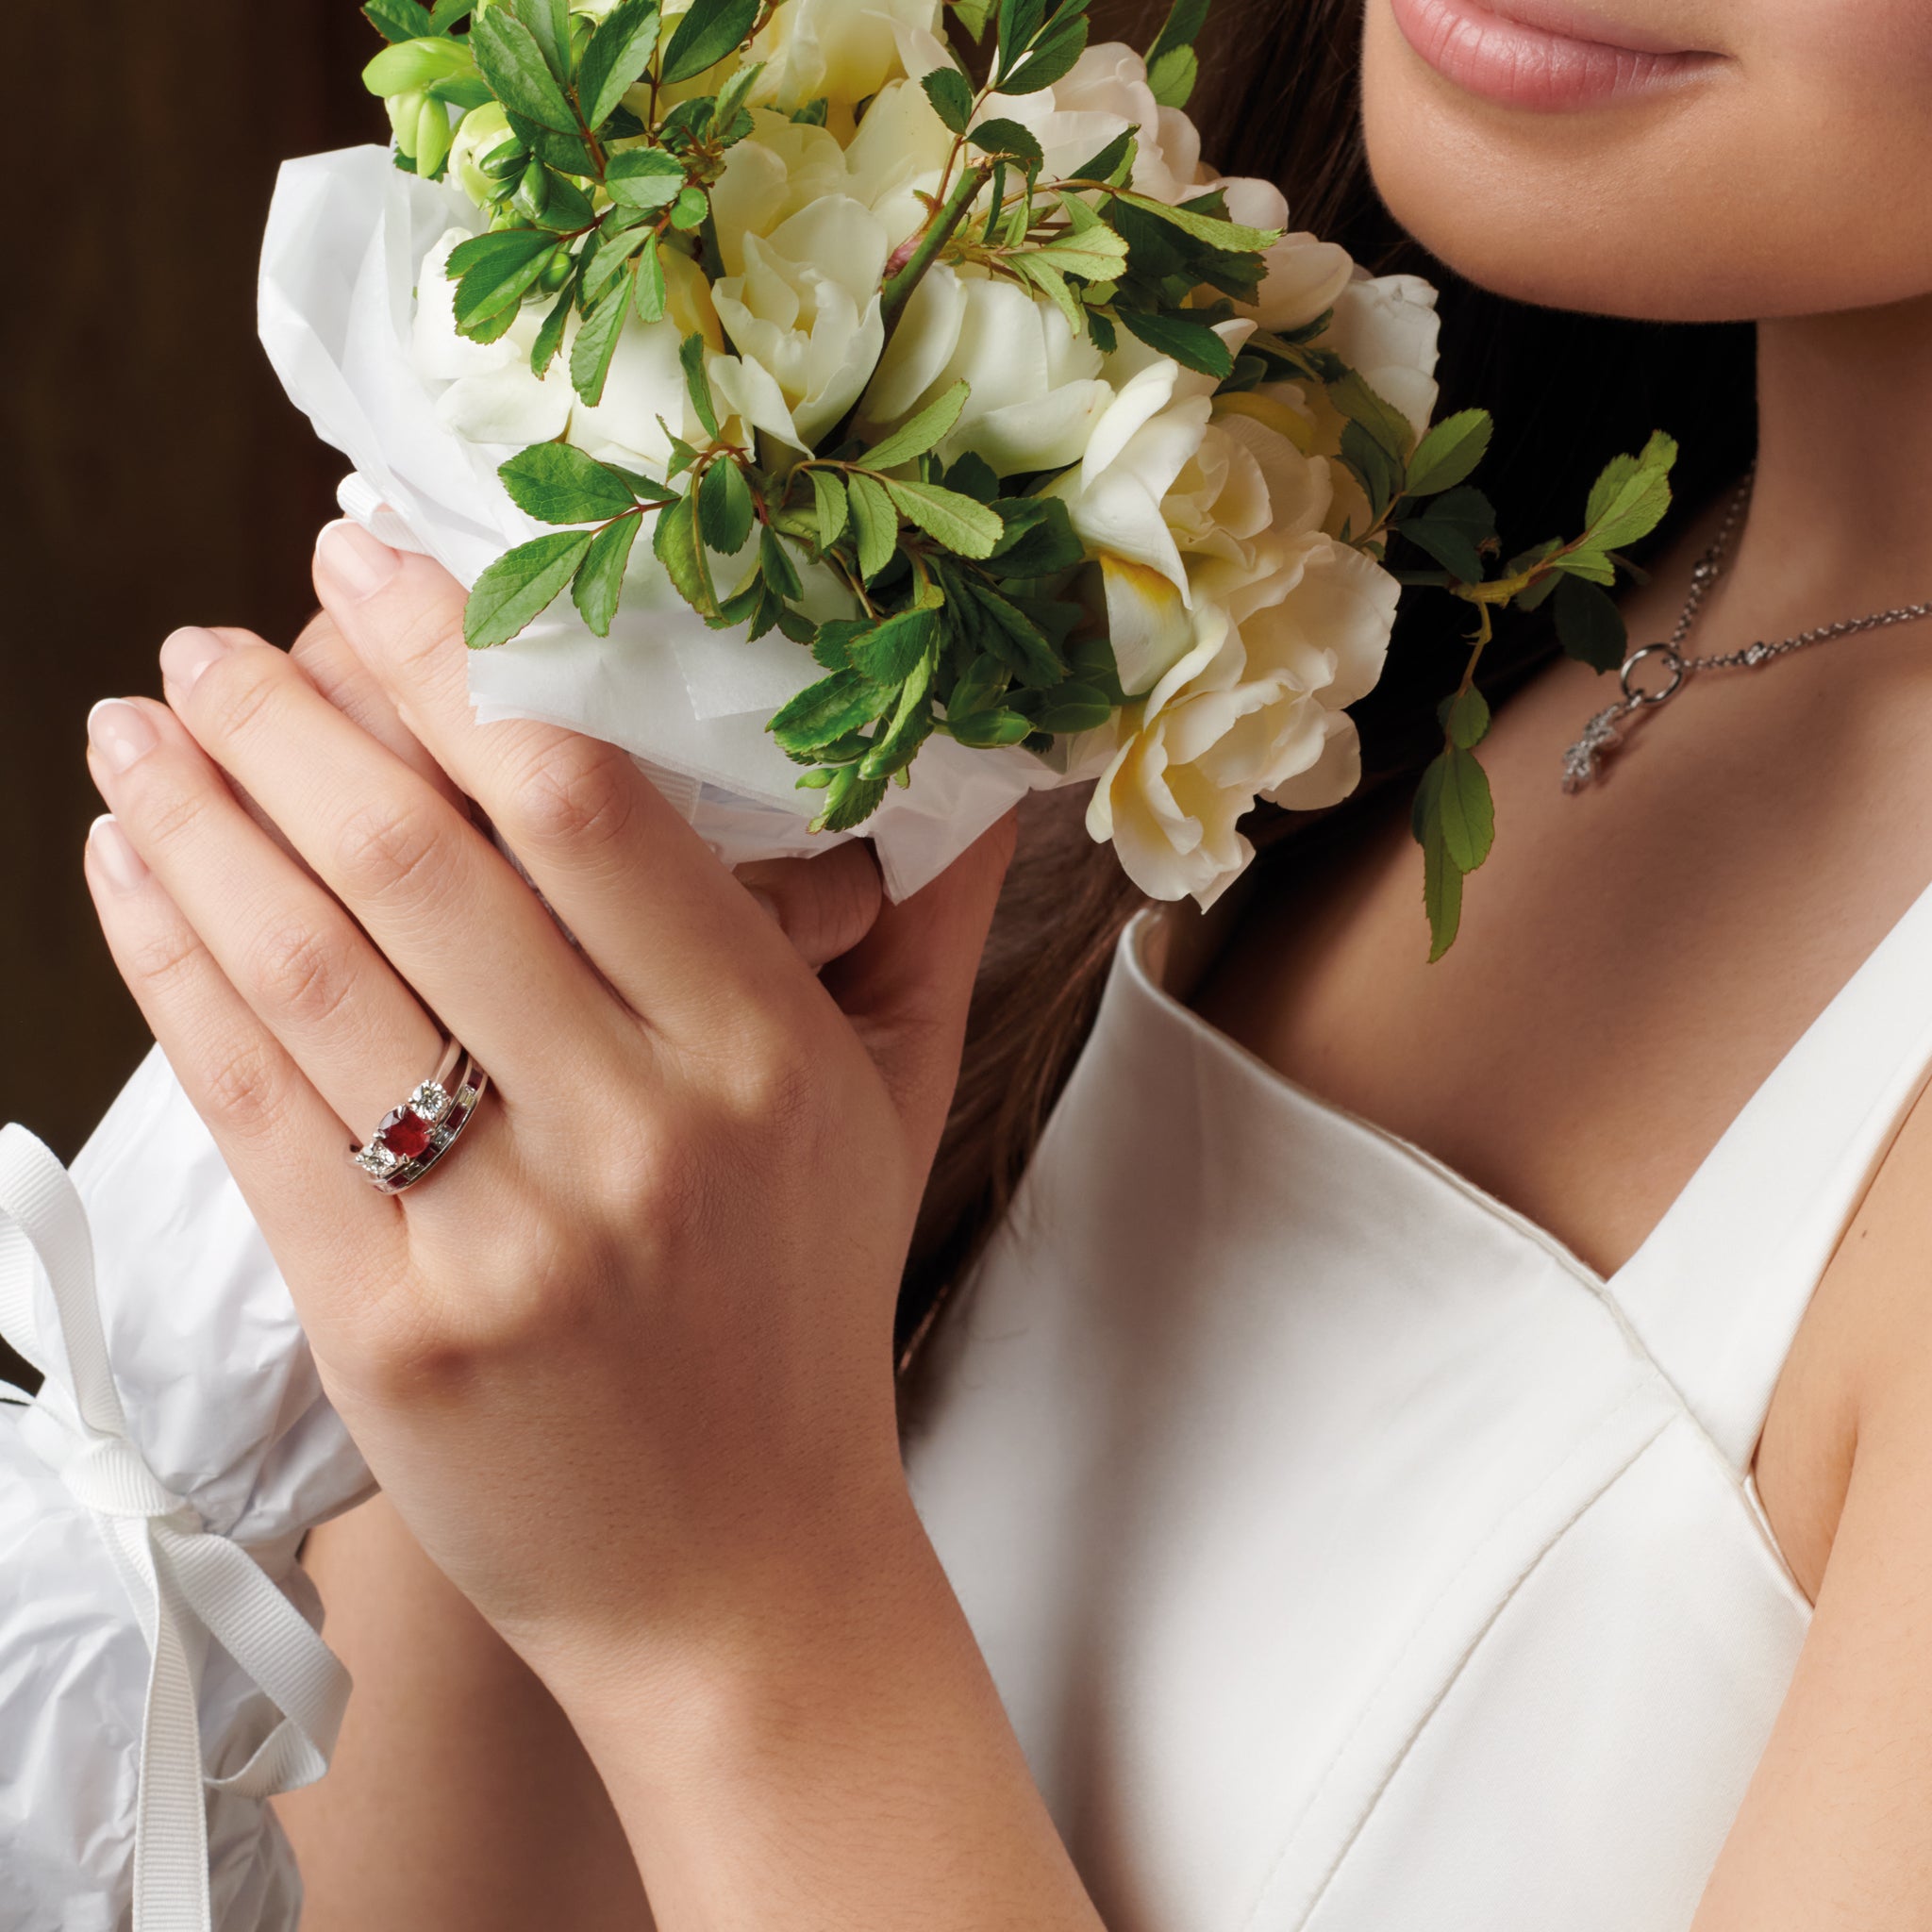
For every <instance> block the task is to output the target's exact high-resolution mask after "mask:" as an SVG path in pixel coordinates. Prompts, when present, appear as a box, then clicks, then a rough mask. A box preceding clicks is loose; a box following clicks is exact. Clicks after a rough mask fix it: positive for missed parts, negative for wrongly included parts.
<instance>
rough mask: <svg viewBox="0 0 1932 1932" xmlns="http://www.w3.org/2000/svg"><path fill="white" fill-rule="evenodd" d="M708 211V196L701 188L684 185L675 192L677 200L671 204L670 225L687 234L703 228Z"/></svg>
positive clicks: (709, 202) (709, 201)
mask: <svg viewBox="0 0 1932 1932" xmlns="http://www.w3.org/2000/svg"><path fill="white" fill-rule="evenodd" d="M710 211H711V200H710V196H709V195H708V194H707V193H706V192H705V191H704V190H703V189H702V188H692V187H691V186H689V185H686V186H685V187H683V188H680V189H679V190H678V191H677V199H676V200H675V201H674V202H673V203H672V204H671V225H672V226H673V227H674V228H682V229H684V230H685V231H686V232H687V233H688V232H689V231H690V230H691V229H692V228H701V227H703V226H704V225H705V217H706V216H707V215H708V214H709V213H710Z"/></svg>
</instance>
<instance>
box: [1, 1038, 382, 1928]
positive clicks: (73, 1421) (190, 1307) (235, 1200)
mask: <svg viewBox="0 0 1932 1932" xmlns="http://www.w3.org/2000/svg"><path fill="white" fill-rule="evenodd" d="M75 1189H77V1198H76V1195H75ZM83 1209H84V1211H83ZM23 1224H25V1225H26V1226H27V1228H28V1229H30V1230H31V1229H36V1228H37V1230H38V1236H39V1239H38V1240H37V1241H30V1240H29V1239H28V1238H27V1234H26V1233H24V1231H23ZM90 1232H91V1237H92V1239H91V1242H90V1239H89V1236H90ZM90 1245H91V1246H92V1270H91V1271H90V1267H89V1258H90V1257H89V1248H90ZM36 1247H38V1249H39V1254H38V1256H37V1255H36V1252H35V1251H36ZM43 1264H44V1265H43ZM90 1274H91V1276H92V1278H91V1279H90ZM57 1276H58V1284H59V1291H60V1302H61V1303H64V1307H63V1306H60V1305H59V1304H58V1303H57V1298H56V1291H55V1283H56V1278H57ZM90 1291H92V1292H90ZM95 1297H97V1301H98V1307H99V1318H98V1324H97V1325H96V1324H94V1322H93V1320H92V1316H91V1315H90V1313H89V1308H90V1307H91V1305H92V1302H93V1301H94V1299H95ZM0 1326H4V1328H5V1331H6V1333H7V1337H8V1341H10V1342H11V1343H12V1344H13V1346H14V1347H15V1348H16V1350H17V1351H18V1352H19V1353H20V1354H22V1355H23V1356H25V1357H26V1358H27V1359H28V1360H29V1361H31V1362H33V1363H34V1364H35V1365H36V1366H37V1367H39V1368H40V1369H42V1371H43V1372H44V1374H45V1375H46V1382H45V1386H44V1387H43V1389H42V1391H41V1394H40V1396H39V1397H38V1399H37V1400H36V1401H35V1402H33V1403H32V1404H30V1405H29V1404H25V1403H24V1402H23V1401H19V1400H15V1401H7V1402H0V1927H4V1928H5V1932H125V1928H129V1927H134V1928H136V1932H200V1928H202V1927H207V1926H213V1927H215V1928H218V1932H294V1927H295V1924H296V1921H297V1917H298V1914H299V1911H300V1907H301V1886H300V1882H299V1880H298V1878H297V1876H296V1873H295V1868H294V1862H293V1859H292V1858H291V1856H290V1852H289V1848H288V1845H287V1843H286V1842H285V1840H283V1838H282V1835H281V1833H280V1831H279V1830H278V1829H277V1827H276V1825H275V1820H274V1818H273V1816H272V1815H271V1813H270V1810H269V1807H268V1806H267V1804H266V1803H265V1802H264V1798H265V1795H266V1794H267V1793H268V1792H270V1791H273V1790H283V1789H292V1788H293V1787H294V1786H295V1785H297V1784H301V1783H306V1782H308V1779H310V1778H312V1777H313V1776H316V1775H318V1774H320V1772H321V1770H322V1769H323V1767H324V1765H325V1761H326V1757H327V1754H328V1751H329V1749H330V1748H331V1747H332V1745H333V1741H334V1731H335V1726H336V1724H339V1723H340V1720H341V1707H342V1704H343V1701H344V1699H345V1698H346V1695H347V1689H348V1685H347V1677H346V1674H345V1673H343V1672H342V1670H341V1666H340V1664H338V1663H337V1662H336V1661H335V1659H334V1658H333V1657H331V1656H330V1655H329V1653H328V1652H327V1650H326V1649H325V1646H324V1645H323V1643H322V1641H321V1639H320V1638H319V1637H318V1636H317V1635H316V1634H315V1633H316V1630H317V1628H319V1626H320V1624H321V1607H320V1605H319V1604H318V1603H317V1601H316V1599H315V1594H314V1591H312V1589H310V1587H309V1585H308V1580H307V1578H306V1577H305V1576H304V1574H303V1573H302V1572H301V1571H300V1570H299V1569H298V1568H296V1567H295V1562H294V1557H295V1548H296V1544H297V1542H298V1541H299V1539H300V1536H301V1533H302V1531H303V1530H304V1529H305V1528H306V1527H308V1525H310V1524H315V1523H318V1522H321V1521H322V1520H324V1519H325V1518H326V1517H328V1516H331V1515H334V1514H336V1513H337V1512H338V1511H340V1510H341V1509H343V1508H346V1507H349V1506H350V1505H351V1504H353V1503H355V1502H357V1501H358V1500H359V1499H360V1498H361V1497H363V1496H365V1495H367V1494H368V1493H369V1492H370V1491H372V1489H373V1488H374V1484H373V1481H372V1479H371V1477H370V1474H369V1472H368V1470H367V1468H366V1467H365V1466H364V1464H363V1462H362V1459H361V1457H359V1456H358V1454H357V1452H356V1449H355V1446H354V1444H353V1443H352V1442H351V1441H349V1438H348V1435H347V1432H346V1431H345V1430H344V1429H343V1427H342V1425H341V1422H340V1421H339V1420H338V1419H337V1417H336V1414H335V1412H334V1410H333V1409H332V1408H331V1407H329V1405H328V1403H327V1400H326V1399H325V1396H324V1395H323V1392H322V1388H321V1384H320V1382H319V1381H318V1379H317V1376H316V1373H315V1367H314V1363H313V1361H312V1360H311V1358H310V1357H309V1353H308V1346H307V1343H306V1342H305V1341H304V1340H303V1336H302V1331H301V1329H300V1327H299V1326H298V1324H297V1323H296V1320H295V1311H294V1308H293V1307H292V1306H291V1303H290V1300H289V1295H288V1291H287V1289H286V1288H285V1287H284V1285H283V1283H282V1280H281V1277H280V1275H279V1274H278V1273H277V1271H276V1269H275V1263H274V1261H273V1260H272V1259H271V1258H270V1257H269V1253H268V1249H267V1247H266V1245H265V1244H264V1242H263V1241H262V1238H261V1235H260V1232H259V1231H258V1228H257V1227H256V1225H255V1223H254V1220H253V1218H252V1217H251V1216H250V1214H249V1212H248V1209H247V1208H246V1207H245V1206H244V1205H243V1204H242V1197H241V1194H240V1193H239V1191H237V1189H236V1187H235V1184H234V1182H233V1181H232V1180H231V1179H230V1177H229V1175H228V1173H227V1170H226V1168H225V1166H224V1164H223V1161H222V1158H221V1156H220V1155H219V1153H218V1152H217V1151H216V1149H215V1146H214V1143H213V1141H211V1139H210V1138H209V1136H208V1131H207V1129H206V1128H205V1127H204V1126H203V1125H202V1124H201V1122H200V1120H199V1119H198V1118H197V1117H196V1115H195V1113H194V1111H193V1109H192V1108H191V1107H190V1105H189V1103H188V1100H187V1097H186V1095H185V1094H184V1093H183V1092H182V1091H181V1089H180V1087H179V1086H178V1085H177V1084H176V1082H175V1077H174V1075H173V1074H172V1073H171V1072H170V1071H169V1068H168V1066H167V1063H166V1061H165V1060H163V1059H162V1058H161V1056H160V1053H159V1051H158V1050H156V1051H155V1052H154V1053H152V1054H151V1055H150V1056H149V1057H148V1058H147V1059H146V1061H144V1062H143V1064H142V1067H141V1069H140V1071H139V1072H138V1073H137V1074H135V1076H134V1078H133V1079H132V1080H131V1081H129V1083H128V1084H127V1086H126V1087H125V1089H124V1090H123V1091H122V1093H121V1095H120V1098H119V1099H118V1100H117V1101H116V1102H115V1104H114V1106H113V1108H111V1109H110V1110H109V1111H108V1115H107V1117H106V1119H105V1120H104V1121H103V1122H102V1124H101V1125H100V1127H99V1128H98V1129H97V1131H96V1132H95V1134H94V1136H93V1138H92V1140H91V1141H89V1142H88V1144H87V1146H86V1148H85V1149H84V1150H83V1152H82V1153H81V1155H80V1157H79V1158H78V1159H77V1160H76V1162H75V1169H74V1174H73V1183H72V1185H70V1183H69V1181H68V1179H67V1177H66V1176H65V1175H64V1174H62V1172H61V1170H60V1167H59V1163H58V1161H56V1160H55V1158H54V1157H53V1156H52V1155H51V1154H50V1153H48V1152H47V1150H46V1149H45V1148H43V1147H42V1145H41V1144H40V1142H38V1141H35V1140H34V1139H33V1137H32V1136H31V1135H30V1134H28V1133H27V1132H26V1131H25V1128H22V1127H18V1126H11V1127H8V1128H7V1129H5V1131H4V1132H0ZM108 1363H111V1364H112V1368H111V1374H109V1372H108ZM9 1392H10V1393H12V1394H14V1395H15V1396H16V1397H17V1395H18V1391H9ZM244 1552H245V1553H246V1554H243V1553H244ZM157 1582H158V1585H159V1590H158V1591H157ZM158 1594H159V1595H160V1596H161V1597H162V1598H163V1599H164V1607H163V1610H162V1612H161V1616H160V1619H159V1624H158V1623H157V1606H156V1599H157V1595H158ZM210 1624H213V1625H215V1626H216V1627H218V1628H220V1629H221V1630H222V1632H223V1637H224V1640H225V1641H217V1640H216V1639H214V1638H212V1637H210V1635H209V1626H210ZM157 1632H158V1635H159V1639H160V1647H161V1651H162V1653H163V1655H162V1657H161V1659H160V1661H159V1662H157V1661H156V1657H155V1649H154V1646H155V1641H156V1636H157ZM230 1646H232V1648H231V1647H230ZM238 1653H239V1654H240V1655H241V1657H242V1658H243V1659H245V1661H242V1660H238V1655H237V1654H238ZM151 1679H152V1683H151ZM197 1720H198V1723H197ZM197 1731H198V1740H197V1737H196V1733H197ZM197 1742H198V1750H199V1756H200V1759H201V1764H202V1767H203V1769H204V1770H205V1773H206V1780H207V1782H206V1789H205V1799H206V1835H207V1849H206V1854H205V1855H204V1852H203V1848H202V1843H201V1836H200V1830H199V1828H198V1824H197V1813H198V1811H199V1807H200V1802H201V1800H202V1798H203V1796H204V1791H203V1790H199V1789H197V1787H198V1786H200V1785H201V1784H202V1782H203V1781H202V1779H201V1778H200V1777H199V1776H197V1775H196V1774H195V1772H194V1769H193V1764H192V1757H191V1756H190V1755H189V1754H190V1753H191V1751H192V1750H193V1749H195V1748H196V1747H197ZM143 1747H145V1748H143ZM143 1759H145V1776H143ZM171 1768H172V1772H173V1776H172V1777H171V1775H170V1772H171ZM143 1811H144V1813H145V1824H144V1827H142V1828H140V1829H139V1831H138V1827H140V1826H141V1821H142V1814H143ZM138 1835H139V1836H140V1837H141V1838H142V1846H141V1863H142V1874H141V1890H142V1905H141V1907H139V1908H137V1906H136V1903H135V1892H136V1863H137V1857H136V1840H137V1836H138Z"/></svg>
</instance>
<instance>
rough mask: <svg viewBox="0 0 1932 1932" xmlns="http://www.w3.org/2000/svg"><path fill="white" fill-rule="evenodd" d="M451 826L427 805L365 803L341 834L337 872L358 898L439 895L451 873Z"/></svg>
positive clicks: (338, 845) (338, 844)
mask: <svg viewBox="0 0 1932 1932" xmlns="http://www.w3.org/2000/svg"><path fill="white" fill-rule="evenodd" d="M450 829H451V828H450V827H449V826H448V825H446V824H443V823H442V822H441V819H440V817H439V815H438V814H437V813H435V812H432V811H430V810H428V809H427V808H425V807H424V806H422V805H397V804H393V803H388V802H380V801H378V802H375V803H372V804H369V805H365V806H362V807H360V808H358V809H357V810H355V811H353V812H351V813H350V814H349V816H348V818H347V819H346V820H345V821H344V822H343V824H342V827H341V832H340V833H339V834H338V836H337V839H336V852H335V864H336V875H337V877H338V878H339V879H341V883H342V886H343V888H344V890H345V891H347V892H349V893H350V894H351V896H353V897H358V898H363V899H378V900H379V899H384V898H389V897H392V896H394V895H396V894H399V893H411V894H416V895H424V894H432V895H433V893H434V892H435V891H436V889H437V887H438V884H439V882H440V881H441V879H442V878H444V877H445V876H446V875H447V874H448V870H449V865H450V852H449V839H448V834H449V831H450Z"/></svg>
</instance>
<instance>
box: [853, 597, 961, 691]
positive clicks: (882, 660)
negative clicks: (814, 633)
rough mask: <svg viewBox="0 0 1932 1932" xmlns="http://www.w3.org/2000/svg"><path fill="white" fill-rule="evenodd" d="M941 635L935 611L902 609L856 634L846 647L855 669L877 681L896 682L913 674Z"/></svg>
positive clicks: (878, 682) (876, 682)
mask: <svg viewBox="0 0 1932 1932" xmlns="http://www.w3.org/2000/svg"><path fill="white" fill-rule="evenodd" d="M939 637H940V621H939V615H938V613H937V612H936V611H931V610H901V611H898V612H896V613H895V614H894V615H892V616H891V617H887V618H882V619H881V620H880V621H879V622H878V623H877V624H875V625H873V626H872V628H871V629H870V630H867V631H864V632H862V633H861V634H860V635H859V636H858V637H856V638H854V639H853V640H852V641H851V642H850V644H849V645H848V647H847V648H848V649H849V651H850V653H851V658H852V668H853V669H854V670H855V671H858V672H860V673H862V674H863V675H865V676H867V677H869V678H871V679H872V681H873V682H874V684H890V685H897V684H899V683H901V682H903V681H904V680H905V679H906V678H908V677H910V676H911V675H912V673H913V671H914V669H915V668H916V667H917V666H918V664H919V662H920V660H921V658H924V656H925V655H926V653H927V652H929V651H932V650H935V649H936V648H937V647H938V644H939Z"/></svg>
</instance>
